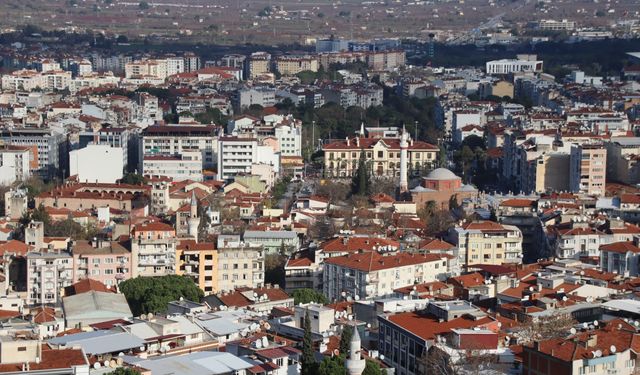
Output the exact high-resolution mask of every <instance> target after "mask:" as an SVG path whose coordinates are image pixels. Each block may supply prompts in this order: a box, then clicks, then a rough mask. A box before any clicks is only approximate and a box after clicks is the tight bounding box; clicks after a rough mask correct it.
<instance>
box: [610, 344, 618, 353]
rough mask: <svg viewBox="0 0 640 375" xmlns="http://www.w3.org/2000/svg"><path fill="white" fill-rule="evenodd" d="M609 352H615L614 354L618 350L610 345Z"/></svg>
mask: <svg viewBox="0 0 640 375" xmlns="http://www.w3.org/2000/svg"><path fill="white" fill-rule="evenodd" d="M609 350H610V351H611V353H615V352H616V350H618V349H616V346H615V345H611V346H610V347H609Z"/></svg>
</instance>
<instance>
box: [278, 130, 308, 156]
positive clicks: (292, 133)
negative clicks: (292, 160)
mask: <svg viewBox="0 0 640 375" xmlns="http://www.w3.org/2000/svg"><path fill="white" fill-rule="evenodd" d="M275 137H276V139H277V140H278V148H279V151H280V155H281V156H282V157H289V156H302V127H301V126H296V125H277V126H276V127H275Z"/></svg>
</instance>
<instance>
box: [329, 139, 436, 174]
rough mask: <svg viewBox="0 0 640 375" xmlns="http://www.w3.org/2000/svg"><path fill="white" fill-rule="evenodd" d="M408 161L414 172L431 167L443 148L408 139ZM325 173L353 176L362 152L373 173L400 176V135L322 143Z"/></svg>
mask: <svg viewBox="0 0 640 375" xmlns="http://www.w3.org/2000/svg"><path fill="white" fill-rule="evenodd" d="M408 143H409V145H408V148H407V164H408V169H409V171H410V172H411V173H413V174H418V173H419V172H420V171H422V170H425V169H432V168H433V167H434V166H435V163H436V162H437V158H438V153H439V152H440V149H439V148H438V146H434V145H431V144H429V143H426V142H422V141H414V140H412V139H411V138H409V140H408ZM322 150H323V151H324V169H325V175H326V176H333V177H351V176H352V175H353V173H355V171H356V170H357V168H358V161H359V160H360V155H361V153H364V157H365V159H366V162H367V163H368V165H370V166H371V172H372V174H373V175H374V176H386V177H396V176H400V138H364V137H354V138H347V139H345V140H340V141H333V142H331V143H327V144H325V145H323V146H322Z"/></svg>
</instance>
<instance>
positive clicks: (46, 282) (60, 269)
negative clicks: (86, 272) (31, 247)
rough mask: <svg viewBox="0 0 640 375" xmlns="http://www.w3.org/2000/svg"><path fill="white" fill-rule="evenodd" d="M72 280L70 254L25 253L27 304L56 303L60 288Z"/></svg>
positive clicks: (69, 283)
mask: <svg viewBox="0 0 640 375" xmlns="http://www.w3.org/2000/svg"><path fill="white" fill-rule="evenodd" d="M72 281H73V258H72V257H71V254H69V253H66V252H62V253H53V252H52V253H36V252H31V253H28V254H27V304H28V305H44V304H56V303H58V302H59V301H58V296H59V294H60V289H62V288H64V287H66V286H69V285H71V283H72Z"/></svg>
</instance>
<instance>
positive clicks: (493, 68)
mask: <svg viewBox="0 0 640 375" xmlns="http://www.w3.org/2000/svg"><path fill="white" fill-rule="evenodd" d="M486 68H487V74H511V73H521V72H541V71H542V61H539V60H531V61H530V60H513V59H502V60H493V61H488V62H487V64H486Z"/></svg>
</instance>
